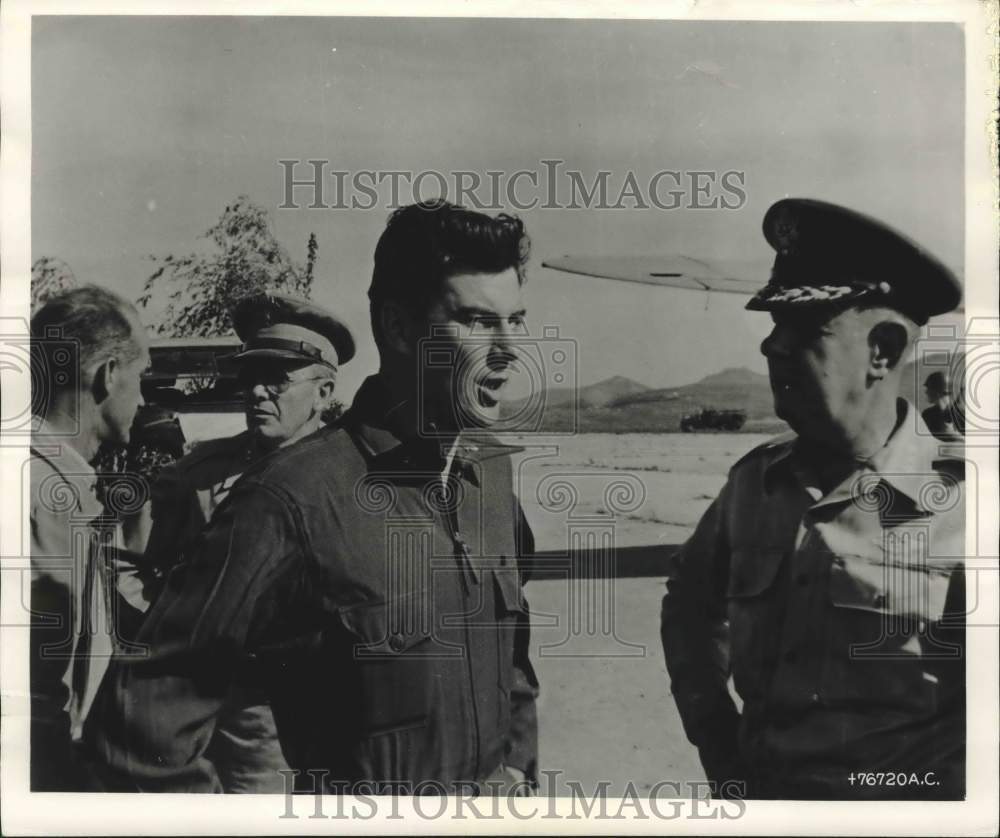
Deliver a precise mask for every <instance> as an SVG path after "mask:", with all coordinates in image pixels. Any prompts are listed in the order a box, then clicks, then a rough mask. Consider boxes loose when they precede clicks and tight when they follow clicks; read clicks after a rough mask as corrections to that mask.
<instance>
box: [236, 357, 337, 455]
mask: <svg viewBox="0 0 1000 838" xmlns="http://www.w3.org/2000/svg"><path fill="white" fill-rule="evenodd" d="M333 377H334V372H333V370H331V369H330V368H328V367H326V366H323V365H322V364H289V363H287V362H282V361H247V362H246V363H244V364H243V365H242V367H241V369H240V372H239V381H240V385H241V387H242V389H243V392H244V408H245V410H246V419H247V428H248V429H249V430H250V431H251V432H252V433H253V434H254V435H255V436H256V437H257V439H258V441H259V442H261V443H263V444H264V446H265V448H277V447H279V446H281V445H284V444H286V443H289V442H292V441H294V440H296V439H298V438H299V437H301V436H303V435H304V434H305V433H309V432H311V431H312V430H315V428H314V427H313V426H314V425H317V426H318V414H319V411H320V409H321V407H322V403H323V398H322V396H321V388H322V387H323V386H324V383H325V382H331V381H332V380H333ZM326 386H329V385H326Z"/></svg>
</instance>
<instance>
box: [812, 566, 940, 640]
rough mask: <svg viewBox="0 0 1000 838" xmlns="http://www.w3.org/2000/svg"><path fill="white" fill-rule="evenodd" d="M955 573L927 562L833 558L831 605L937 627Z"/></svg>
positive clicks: (857, 612)
mask: <svg viewBox="0 0 1000 838" xmlns="http://www.w3.org/2000/svg"><path fill="white" fill-rule="evenodd" d="M951 574H952V569H951V568H950V567H949V566H947V565H944V564H941V563H935V562H927V561H916V562H907V561H893V560H887V559H885V558H883V557H882V556H878V555H875V556H856V555H843V556H834V557H833V558H832V559H831V562H830V604H831V605H832V606H833V607H834V608H835V609H844V610H846V611H848V612H855V613H856V614H857V615H858V616H861V615H865V614H867V615H869V616H875V617H881V618H884V619H886V620H890V619H892V620H898V621H903V622H906V623H914V624H915V625H916V626H917V627H920V624H922V623H936V622H939V621H940V620H941V617H942V616H943V614H944V610H945V603H946V601H947V598H948V586H949V584H950V581H951Z"/></svg>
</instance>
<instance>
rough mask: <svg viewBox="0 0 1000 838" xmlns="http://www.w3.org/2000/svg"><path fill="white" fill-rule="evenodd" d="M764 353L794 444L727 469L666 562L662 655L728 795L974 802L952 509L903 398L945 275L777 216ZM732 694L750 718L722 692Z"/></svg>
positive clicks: (860, 233)
mask: <svg viewBox="0 0 1000 838" xmlns="http://www.w3.org/2000/svg"><path fill="white" fill-rule="evenodd" d="M764 233H765V236H766V237H767V240H768V242H769V243H770V244H771V245H772V246H773V247H774V248H775V249H776V250H777V256H776V259H775V263H774V271H773V274H772V277H771V281H770V282H769V283H768V285H767V286H766V287H765V288H764V289H762V290H761V291H760V292H759V293H758V294H757V295H756V296H755V297H753V299H752V300H751V301H750V303H749V304H748V306H747V308H749V309H751V310H755V311H769V312H770V313H771V317H772V319H773V321H774V328H773V330H772V332H771V334H770V335H769V336H768V337H767V339H766V340H765V341H764V342H763V344H762V346H761V351H762V352H763V354H764V355H765V357H766V358H767V363H768V371H769V374H770V380H771V389H772V392H773V395H774V404H775V412H776V413H777V414H778V416H779V417H781V418H782V419H784V420H785V421H787V422H788V424H789V425H790V426H791V428H792V430H793V432H794V433H792V434H789V435H787V436H783V437H779V438H777V439H775V440H773V441H771V442H769V443H766V444H764V445H762V446H760V447H758V448H756V449H754V450H753V451H751V452H750V453H749V454H748V455H746V456H745V457H743V458H742V459H741V460H740V461H738V462H737V463H736V464H735V465H734V466H733V468H732V469H731V471H730V473H729V478H728V481H727V483H726V485H725V487H724V488H723V489H722V492H721V493H720V495H719V496H718V498H716V500H715V501H714V502H713V503H712V505H711V506H710V507H709V509H708V511H707V512H706V513H705V515H704V517H703V518H702V519H701V521H700V522H699V524H698V526H697V529H696V530H695V532H694V534H693V536H692V537H691V538H690V540H689V541H688V542H687V543H686V544H685V545H684V546H683V547H682V548H681V549H680V551H679V552H678V554H677V555H675V556H673V557H671V563H670V571H669V575H668V576H669V578H668V582H667V594H666V596H665V598H664V600H663V615H662V639H663V645H664V651H665V653H666V661H667V669H668V671H669V674H670V679H671V686H672V691H673V693H674V697H675V700H676V702H677V706H678V709H679V711H680V714H681V718H682V720H683V722H684V727H685V731H686V733H687V735H688V738H689V739H690V740H691V742H692V743H693V744H694V745H696V746H697V747H698V749H699V752H700V755H701V759H702V763H703V765H704V767H705V770H706V773H707V775H708V777H709V779H710V780H712V781H715V782H717V783H718V784H719V793H720V794H721V795H723V796H724V795H727V794H728V795H740V796H742V795H746V796H748V797H751V798H798V799H858V798H862V799H864V798H875V799H886V798H910V799H955V798H960V797H961V796H962V794H963V790H964V779H965V778H964V764H965V717H964V708H965V696H964V662H963V655H964V622H963V616H962V615H963V612H964V575H963V558H962V556H963V554H964V533H965V527H964V506H963V503H964V498H963V487H964V483H963V476H964V472H963V470H962V464H961V461H956V460H951V459H948V458H944V457H941V456H940V455H939V452H938V442H937V440H935V439H934V438H933V437H932V436H931V435H930V433H929V432H928V431H927V428H926V427H925V426H924V425H923V422H922V420H921V419H920V417H919V416H916V415H915V409H914V407H913V406H912V405H910V404H908V403H907V402H906V401H904V400H901V399H899V398H898V392H899V385H900V377H901V370H902V366H903V364H904V362H905V360H906V355H907V351H908V349H909V348H910V346H911V343H912V341H913V339H914V337H915V336H916V335H917V333H918V328H919V326H921V325H922V324H923V323H925V322H926V321H927V319H928V317H930V316H931V315H935V314H940V313H944V312H947V311H950V310H952V309H954V308H955V307H956V306H957V305H958V304H959V301H960V296H961V289H960V286H959V284H958V282H957V281H956V279H955V277H954V276H953V275H952V273H951V272H950V271H949V270H948V269H947V268H945V267H944V266H943V265H942V264H941V263H940V262H939V261H937V260H936V259H935V258H934V257H932V256H931V255H929V254H928V253H926V252H925V251H924V250H923V249H922V248H920V247H919V246H917V245H916V244H914V243H912V242H911V241H910V240H908V239H907V238H905V237H904V236H903V235H901V234H899V233H897V232H896V231H894V230H892V229H890V228H889V227H887V226H886V225H884V224H882V223H880V222H878V221H876V220H874V219H871V218H868V217H866V216H863V215H861V214H859V213H856V212H853V211H851V210H848V209H845V208H842V207H838V206H834V205H831V204H826V203H823V202H820V201H812V200H801V199H786V200H783V201H779V202H778V203H777V204H775V205H774V206H772V207H771V209H770V210H769V211H768V213H767V215H766V216H765V219H764ZM730 674H731V675H732V677H733V679H734V687H735V690H736V692H737V693H738V695H739V697H740V698H741V700H742V709H741V710H737V708H736V706H735V703H734V700H733V698H732V697H731V695H730V693H729V691H728V689H727V682H728V678H729V676H730Z"/></svg>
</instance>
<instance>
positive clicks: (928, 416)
mask: <svg viewBox="0 0 1000 838" xmlns="http://www.w3.org/2000/svg"><path fill="white" fill-rule="evenodd" d="M924 394H925V395H926V396H927V401H929V402H930V403H931V404H930V407H928V408H926V409H925V410H924V411H923V412H922V413H921V414H920V415H921V416H922V417H923V419H924V423H925V424H926V425H927V430H929V431H930V432H931V433H932V434H934V436H936V437H937V438H938V439H941V440H944V441H945V442H961V440H962V435H961V433H959V431H958V429H957V428H956V421H955V414H956V405H954V404H952V401H951V382H950V381H949V380H948V376H947V375H946V374H945V373H943V372H940V371H938V372H932V373H931V374H930V375H928V376H927V380H926V381H925V382H924Z"/></svg>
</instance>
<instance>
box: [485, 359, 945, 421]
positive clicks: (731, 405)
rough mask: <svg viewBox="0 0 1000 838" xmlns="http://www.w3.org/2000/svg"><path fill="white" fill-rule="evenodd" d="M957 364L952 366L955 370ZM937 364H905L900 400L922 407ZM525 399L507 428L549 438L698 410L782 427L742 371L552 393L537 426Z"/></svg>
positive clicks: (753, 377) (763, 386) (763, 389)
mask: <svg viewBox="0 0 1000 838" xmlns="http://www.w3.org/2000/svg"><path fill="white" fill-rule="evenodd" d="M961 360H962V359H958V360H957V361H955V362H954V363H953V364H952V368H953V369H960V368H961ZM941 368H943V367H942V361H941V360H940V359H938V360H936V361H934V362H933V365H929V364H928V363H926V362H925V361H924V360H923V359H921V362H920V363H919V364H918V363H915V362H911V363H909V364H907V366H906V367H905V368H904V370H903V375H902V382H901V385H900V395H901V396H902V397H903V398H905V399H908V400H909V401H910V402H912V403H913V404H915V405H916V406H917V408H918V409H921V408H923V407H926V399H925V398H924V392H923V381H924V379H925V378H926V376H927V374H928V373H929V372H931V371H932V370H933V369H941ZM944 368H947V365H945V367H944ZM528 401H529V400H527V399H522V400H520V401H515V402H511V403H509V404H507V405H505V407H504V414H503V415H504V417H505V418H507V419H508V420H509V419H511V417H515V416H517V418H518V421H519V423H520V424H519V425H513V424H512V425H511V426H510V429H512V430H517V429H518V428H528V429H532V430H535V429H538V430H542V431H549V432H553V433H567V432H570V431H572V430H574V429H575V430H576V431H578V432H581V433H675V432H678V431H680V421H681V418H682V417H683V416H684V415H685V414H689V413H694V412H696V411H698V410H700V409H701V408H706V407H707V408H716V409H737V410H745V411H746V413H747V422H746V424H745V425H744V426H743V428H742V430H743V431H744V432H752V433H780V432H782V431H784V430H787V427H788V426H787V425H786V424H785V423H784V422H782V421H781V420H780V419H778V418H777V417H776V416H775V415H774V403H773V401H772V397H771V387H770V384H769V383H768V378H767V376H766V375H763V374H762V373H758V372H753V371H752V370H749V369H747V368H746V367H736V368H730V369H725V370H722V371H721V372H717V373H713V374H712V375H707V376H705V377H704V378H702V379H701V380H700V381H695V382H694V383H692V384H684V385H682V386H679V387H664V388H652V387H647V386H645V385H643V384H640V383H638V382H637V381H633V380H632V379H630V378H626V377H625V376H621V375H616V376H613V377H612V378H608V379H605V380H604V381H599V382H598V383H596V384H590V385H588V386H586V387H581V388H580V389H579V390H578V391H574V390H572V389H565V388H562V389H559V388H557V389H552V390H549V391H548V393H547V394H546V398H545V399H544V400H540V401H536V402H535V405H536V407H537V406H538V404H539V403H541V404H544V409H543V410H542V411H541V414H542V416H541V423H540V424H539V422H538V414H537V411H536V412H535V413H532V412H531V411H530V410H525V408H526V407H527V406H528Z"/></svg>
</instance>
